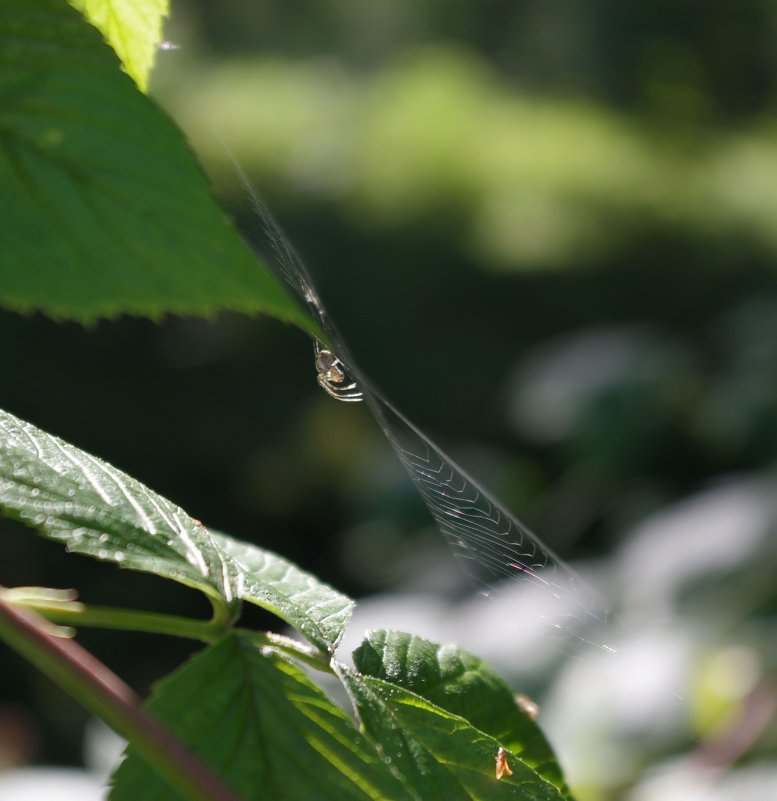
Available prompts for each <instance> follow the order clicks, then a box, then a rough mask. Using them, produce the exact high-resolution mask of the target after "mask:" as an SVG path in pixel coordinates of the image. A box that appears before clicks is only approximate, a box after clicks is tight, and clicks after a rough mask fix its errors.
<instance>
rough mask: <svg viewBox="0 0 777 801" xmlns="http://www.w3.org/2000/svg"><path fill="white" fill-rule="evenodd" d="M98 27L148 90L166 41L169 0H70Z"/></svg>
mask: <svg viewBox="0 0 777 801" xmlns="http://www.w3.org/2000/svg"><path fill="white" fill-rule="evenodd" d="M70 3H71V5H73V6H75V7H76V8H77V9H79V10H80V11H81V12H83V14H84V15H85V16H86V17H87V19H88V20H89V21H90V22H91V23H92V24H93V25H94V26H95V27H96V28H98V29H99V30H100V31H101V32H102V34H103V36H105V38H106V39H107V40H108V43H109V44H110V45H111V47H112V48H113V49H114V50H115V51H116V55H117V56H118V57H119V58H120V59H121V63H122V64H123V65H124V69H125V70H126V71H127V72H128V73H129V75H131V76H132V78H133V79H134V81H135V83H137V85H138V86H139V87H140V88H141V89H143V90H144V91H145V89H146V87H147V85H148V75H149V73H150V72H151V67H152V66H153V64H154V57H155V55H156V52H157V48H158V47H159V43H160V42H161V41H162V24H163V22H164V18H165V17H166V16H167V14H168V13H169V3H168V0H70Z"/></svg>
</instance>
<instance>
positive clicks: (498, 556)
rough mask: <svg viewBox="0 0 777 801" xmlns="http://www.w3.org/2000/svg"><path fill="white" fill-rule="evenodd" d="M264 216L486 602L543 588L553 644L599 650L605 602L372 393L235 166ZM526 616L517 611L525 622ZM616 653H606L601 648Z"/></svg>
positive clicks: (300, 288)
mask: <svg viewBox="0 0 777 801" xmlns="http://www.w3.org/2000/svg"><path fill="white" fill-rule="evenodd" d="M235 166H236V168H237V170H238V173H239V175H240V179H241V181H242V183H243V185H244V187H245V189H246V191H247V192H248V193H249V196H250V197H251V200H252V202H253V206H254V209H255V210H256V212H257V213H258V215H259V216H260V218H261V220H262V223H263V227H264V231H265V234H266V236H267V239H268V241H269V243H270V245H271V248H272V251H273V254H274V257H275V258H274V262H275V263H276V266H277V268H278V271H279V273H280V276H281V278H282V279H283V280H284V281H285V282H286V283H287V284H288V285H289V286H290V287H291V288H292V289H293V290H294V291H295V293H296V294H297V296H298V297H299V299H300V300H301V301H302V302H303V303H304V304H305V305H306V306H307V308H308V309H309V310H310V312H311V314H312V316H313V318H314V319H315V320H316V322H317V323H318V324H319V326H320V327H321V329H322V330H323V331H324V332H325V334H326V336H327V338H328V340H329V341H328V345H329V347H330V348H331V351H332V353H333V354H334V356H336V357H337V359H339V361H340V363H341V364H342V366H343V369H344V370H345V372H346V373H347V376H348V379H349V381H351V380H353V381H354V382H355V384H356V386H357V387H358V389H359V390H360V392H361V393H363V396H364V399H365V400H366V402H367V405H368V406H369V407H370V409H371V411H372V413H373V415H374V416H375V418H376V420H377V422H378V424H379V425H380V427H381V429H382V431H383V433H384V434H385V436H386V439H387V440H388V441H389V443H390V444H391V446H392V448H393V449H394V451H395V452H396V454H397V456H398V457H399V460H400V462H401V463H402V465H403V467H404V468H405V470H406V471H407V473H408V475H409V476H410V479H411V480H412V482H413V484H414V485H415V487H416V489H417V491H418V493H419V495H420V496H421V498H422V499H423V501H424V503H425V504H426V506H427V508H428V510H429V512H430V513H431V515H432V518H433V519H434V521H435V523H436V524H437V527H438V528H439V530H440V532H441V533H442V534H443V536H444V538H445V540H446V541H447V543H448V545H449V546H450V548H451V550H452V551H453V553H454V555H455V556H456V557H457V558H458V560H459V561H460V563H461V565H462V566H463V569H464V571H465V572H466V573H467V574H468V575H469V576H470V577H471V579H472V581H473V582H474V584H475V585H476V586H478V587H479V588H481V590H482V591H483V594H485V595H490V594H492V593H494V592H498V591H499V588H500V585H503V584H504V583H505V582H511V581H514V580H518V581H525V582H529V583H530V584H533V585H535V586H536V587H538V588H540V589H541V590H542V591H543V592H544V593H545V595H544V597H545V599H546V602H545V603H544V604H543V606H544V609H543V614H542V617H543V619H544V620H545V621H546V622H547V624H548V626H549V627H550V628H551V629H552V634H553V636H554V637H558V638H559V639H560V640H562V641H563V642H564V643H565V644H567V645H571V646H572V647H573V648H574V647H575V646H576V645H579V644H581V643H587V644H590V645H595V646H597V643H595V642H591V640H589V639H588V638H587V637H586V636H585V635H584V634H583V633H582V632H583V631H585V630H587V629H588V628H589V627H595V626H596V625H597V624H600V623H602V622H604V621H605V619H606V618H607V612H606V607H605V605H604V603H603V602H602V600H601V598H600V597H599V596H598V595H597V594H596V593H595V592H594V591H593V590H592V589H591V588H590V587H589V586H588V585H587V584H586V583H585V581H583V579H582V578H581V577H580V576H579V575H578V574H577V573H576V572H575V571H574V570H572V568H570V567H569V566H568V565H567V564H566V563H565V562H564V561H563V560H561V559H560V558H559V557H558V556H556V554H555V553H553V551H552V550H551V549H550V548H549V547H548V546H546V545H545V544H544V543H543V542H542V541H541V540H540V539H539V538H538V537H537V536H536V535H535V534H534V533H533V532H532V531H531V530H530V529H528V528H527V527H526V526H525V525H523V523H521V522H520V521H519V520H518V519H517V518H516V517H515V516H513V515H512V514H511V513H510V512H509V511H508V510H507V509H506V508H505V507H504V506H503V505H501V504H500V503H499V502H498V501H496V500H495V499H494V498H493V497H492V496H491V495H490V494H489V493H488V492H487V491H486V490H484V489H483V488H482V487H480V485H479V484H478V483H477V482H476V481H475V480H474V479H472V478H470V477H469V476H468V475H467V473H466V472H465V471H464V470H463V469H462V468H460V467H459V466H458V465H457V464H456V463H455V462H454V461H453V460H452V459H451V458H450V457H449V456H447V455H446V454H445V453H444V452H443V451H442V450H441V449H440V448H439V447H438V446H437V445H435V444H434V442H432V440H431V439H430V438H429V437H428V436H427V435H426V434H424V433H423V432H422V431H421V430H420V429H419V428H417V427H416V426H415V425H414V424H413V423H411V422H410V421H409V420H408V419H407V418H406V417H405V416H404V415H403V414H402V413H401V412H399V411H398V410H397V409H396V408H395V407H394V406H392V405H391V404H390V403H389V402H388V401H387V400H386V399H385V398H384V397H383V395H382V394H381V393H380V392H379V391H378V390H376V389H375V388H374V387H372V386H371V385H370V383H369V382H368V381H367V379H366V378H365V377H364V375H363V374H362V373H361V371H360V370H359V368H358V367H357V365H356V364H355V363H354V361H353V359H352V358H351V355H350V353H349V352H348V350H347V348H346V346H345V344H344V342H343V340H342V338H341V337H340V335H339V334H338V332H337V329H336V328H335V326H334V324H333V323H332V321H331V320H330V318H329V316H328V314H327V313H326V311H325V309H324V306H323V304H322V303H321V300H320V299H319V297H318V294H317V293H316V291H315V289H314V288H313V282H312V280H311V278H310V275H309V274H308V271H307V269H306V268H305V266H304V264H303V262H302V259H301V258H300V257H299V256H298V255H297V253H296V251H295V250H294V248H293V246H292V245H291V243H290V242H289V240H288V239H287V238H286V236H285V234H284V233H283V231H282V230H281V228H280V226H279V225H278V223H277V222H276V221H275V219H274V218H273V216H272V214H271V213H270V211H269V210H268V208H267V206H266V205H265V204H264V203H263V202H262V200H261V199H260V198H259V196H258V194H257V193H256V191H255V189H254V188H253V187H252V186H251V184H250V183H249V182H248V180H247V178H246V176H245V174H244V173H243V171H242V170H241V169H240V168H239V166H238V165H237V164H236V165H235ZM520 614H521V610H516V615H520ZM598 647H600V648H603V649H605V650H611V649H610V648H609V647H608V646H606V645H603V644H602V645H598Z"/></svg>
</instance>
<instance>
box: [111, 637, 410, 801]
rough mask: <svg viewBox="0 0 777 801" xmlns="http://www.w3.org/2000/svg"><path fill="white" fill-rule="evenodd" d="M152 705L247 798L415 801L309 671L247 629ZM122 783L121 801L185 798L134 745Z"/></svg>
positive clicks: (192, 664)
mask: <svg viewBox="0 0 777 801" xmlns="http://www.w3.org/2000/svg"><path fill="white" fill-rule="evenodd" d="M147 706H148V709H149V711H150V712H152V713H153V714H154V715H155V716H156V717H158V718H159V719H161V720H162V721H164V722H165V723H167V724H168V725H169V726H170V728H171V729H172V730H173V732H174V733H175V734H176V735H177V736H178V737H179V738H180V739H181V740H182V741H183V742H184V743H185V744H186V745H188V746H189V747H190V748H191V749H192V751H194V753H195V754H197V755H199V756H200V757H201V758H202V759H203V761H204V762H206V763H207V764H208V765H210V766H211V768H212V769H213V770H214V771H215V772H216V773H217V774H218V775H220V776H222V777H223V778H224V779H225V780H226V781H227V782H228V783H229V784H230V785H231V787H232V788H233V789H234V791H235V792H237V793H238V794H239V795H240V796H241V797H242V798H243V799H245V801H253V799H256V801H259V800H260V799H262V800H264V799H272V800H273V801H310V799H316V800H317V801H326V800H327V799H331V800H332V801H350V799H353V800H354V801H367V800H368V799H369V800H370V801H377V799H391V801H410V799H414V796H412V795H411V794H410V793H409V792H408V791H407V789H406V788H405V787H404V786H403V784H402V782H401V780H399V779H398V778H397V777H396V776H395V775H394V774H393V773H392V771H391V770H390V769H389V768H388V767H387V766H386V764H385V763H384V762H383V760H382V759H381V757H380V756H378V754H377V752H376V750H375V748H374V747H373V746H372V745H371V744H370V742H369V740H367V738H365V737H364V736H363V735H361V734H360V733H359V732H358V731H357V730H356V729H355V728H354V727H353V724H352V723H351V721H350V720H349V719H348V718H347V717H346V715H345V714H344V713H343V712H342V711H341V710H339V709H338V708H336V707H335V706H334V705H333V704H332V703H331V702H330V701H329V699H328V698H327V697H326V696H325V695H324V694H323V693H322V691H321V690H320V689H319V688H318V687H316V686H315V685H314V684H312V683H311V682H310V681H309V679H308V678H307V677H306V676H305V674H304V673H303V672H302V670H300V668H298V667H296V666H295V665H292V664H290V663H289V662H287V661H286V660H284V659H283V658H281V657H280V656H278V655H277V654H276V653H275V652H274V651H273V650H272V649H269V648H267V649H263V650H262V651H261V652H260V651H259V650H258V649H256V648H255V647H254V646H253V645H251V642H250V638H249V637H248V636H245V637H244V636H242V635H241V633H240V632H234V633H232V634H230V635H229V636H228V637H226V638H225V639H224V640H223V641H222V642H220V643H219V644H217V645H216V646H214V647H211V648H208V649H206V650H204V651H202V652H201V653H199V654H198V655H196V656H195V657H194V658H193V659H192V660H191V661H189V662H188V663H187V664H186V665H184V666H183V667H182V668H181V669H179V670H178V671H176V672H175V673H174V674H173V675H172V676H170V677H168V678H167V679H165V680H164V681H162V682H160V683H159V685H158V686H157V687H156V688H155V690H154V693H153V696H152V698H151V700H150V701H149V703H148V705H147ZM114 784H115V786H114V789H113V792H112V793H111V796H110V798H111V801H125V800H126V801H135V799H138V798H142V799H143V800H144V801H157V799H158V800H159V801H172V799H179V796H178V795H176V794H175V793H173V792H172V791H171V790H170V789H169V788H168V787H167V785H165V784H164V783H163V782H162V781H161V780H160V779H159V778H158V777H157V776H156V775H155V774H154V773H153V772H152V771H151V769H150V768H148V767H146V765H145V764H144V763H143V762H142V761H141V760H140V759H139V758H138V757H137V756H136V755H135V753H134V752H133V749H132V748H130V749H128V756H127V759H126V760H125V761H124V762H123V763H122V765H121V766H120V767H119V769H118V771H117V772H116V774H115V776H114ZM414 801H415V799H414Z"/></svg>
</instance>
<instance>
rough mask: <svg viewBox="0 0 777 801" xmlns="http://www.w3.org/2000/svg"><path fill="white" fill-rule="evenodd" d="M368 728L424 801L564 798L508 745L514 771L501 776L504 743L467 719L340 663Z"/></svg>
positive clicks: (344, 678)
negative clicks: (498, 767)
mask: <svg viewBox="0 0 777 801" xmlns="http://www.w3.org/2000/svg"><path fill="white" fill-rule="evenodd" d="M339 672H340V676H341V678H342V680H343V682H344V683H345V685H346V687H347V688H348V691H349V693H350V695H351V698H352V699H353V701H354V703H355V705H356V708H357V710H358V713H359V717H360V718H361V721H362V724H363V725H364V728H365V731H366V732H367V733H368V734H369V735H370V736H371V737H372V738H373V739H375V740H376V741H378V742H380V743H381V748H382V750H383V753H384V754H385V755H386V756H387V757H388V758H390V759H391V764H392V765H393V766H394V767H395V768H396V769H397V770H398V771H399V773H400V774H401V775H402V776H404V777H405V778H406V779H407V781H408V783H409V784H410V785H411V786H412V787H413V788H415V789H416V790H418V792H419V794H420V795H421V797H422V798H423V799H424V801H499V799H508V798H509V799H520V801H560V799H562V798H563V796H562V795H561V794H560V793H559V791H558V789H557V788H556V787H554V786H553V785H552V784H551V783H550V782H548V781H547V780H546V779H544V778H543V777H542V776H540V775H539V774H538V773H536V772H535V771H534V770H532V768H530V767H529V766H528V765H526V764H524V763H523V762H522V761H521V760H520V759H519V758H518V756H517V755H515V754H513V753H512V752H510V751H509V750H508V749H506V758H507V762H508V765H509V767H510V769H511V770H512V775H511V776H508V775H505V776H504V777H503V778H501V779H497V778H496V775H495V766H496V757H497V754H498V752H499V748H500V746H502V745H503V744H502V743H500V742H499V741H498V740H497V739H496V738H494V737H491V736H489V735H488V734H486V733H484V732H482V731H480V729H477V728H475V727H474V726H472V725H471V724H470V723H469V721H467V720H465V719H464V718H463V717H460V716H459V715H455V714H453V713H452V712H449V711H447V710H445V709H443V708H442V707H439V706H436V705H435V704H432V703H431V702H430V701H427V700H426V699H425V698H422V697H421V696H420V695H417V694H416V693H413V692H410V691H409V690H405V689H403V688H402V687H399V686H398V685H396V684H392V683H390V682H388V681H383V680H382V679H376V678H373V677H371V676H364V675H362V674H360V673H357V672H355V671H351V670H348V669H347V668H343V667H340V668H339Z"/></svg>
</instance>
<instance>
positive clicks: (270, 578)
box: [213, 532, 354, 652]
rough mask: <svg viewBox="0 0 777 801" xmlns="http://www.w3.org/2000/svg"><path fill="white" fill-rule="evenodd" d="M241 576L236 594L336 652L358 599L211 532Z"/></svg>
mask: <svg viewBox="0 0 777 801" xmlns="http://www.w3.org/2000/svg"><path fill="white" fill-rule="evenodd" d="M213 537H214V538H215V539H216V541H217V542H218V543H219V545H220V546H221V549H222V551H223V553H224V554H225V555H226V557H227V558H228V559H229V560H230V563H231V565H232V566H233V570H234V573H235V575H236V576H238V577H239V588H238V590H237V594H238V595H239V597H240V598H242V599H243V600H244V601H248V602H249V603H254V604H257V605H258V606H262V607H264V608H265V609H268V610H269V611H270V612H273V613H274V614H276V615H278V617H281V618H283V619H284V620H285V621H286V622H287V623H288V624H289V625H291V626H293V627H294V628H295V629H297V631H299V632H300V633H301V634H304V635H305V637H306V638H307V639H308V640H309V641H310V642H311V643H313V645H315V646H317V647H318V648H321V649H322V650H326V651H330V652H331V651H333V650H334V649H335V648H336V646H337V644H338V643H339V642H340V638H341V637H342V636H343V633H344V632H345V627H346V626H347V625H348V621H349V620H350V618H351V613H352V612H353V607H354V602H353V601H352V600H351V599H350V598H348V597H347V596H345V595H342V594H341V593H339V592H337V590H335V589H333V588H332V587H330V586H329V585H328V584H324V583H323V582H321V581H319V580H318V579H317V578H316V577H315V576H312V575H311V574H310V573H306V572H305V571H304V570H300V569H299V568H298V567H297V566H296V565H293V564H292V563H291V562H288V561H287V560H286V559H283V558H281V557H280V556H278V555H277V554H274V553H272V552H271V551H266V550H264V549H262V548H258V547H257V546H256V545H251V544H250V543H247V542H241V541H240V540H235V539H232V538H231V537H226V536H224V535H222V534H217V533H216V532H213Z"/></svg>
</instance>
